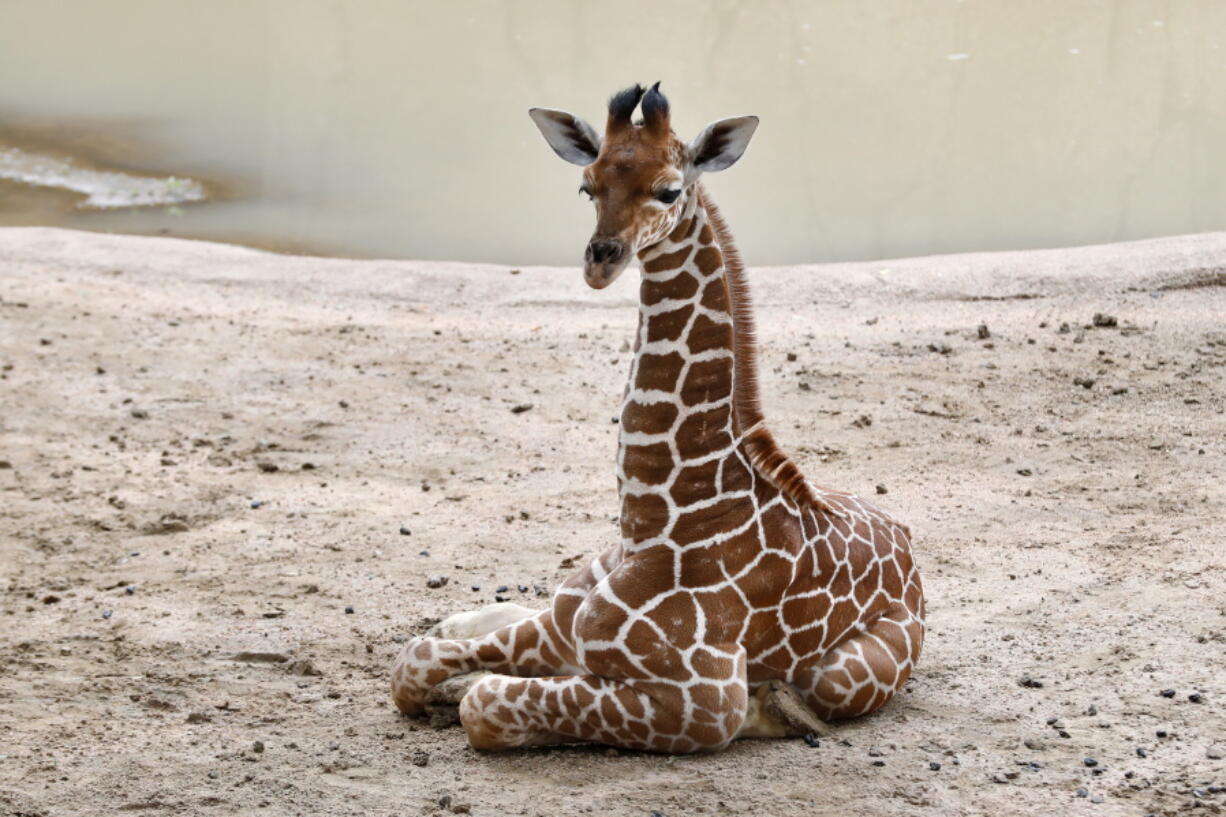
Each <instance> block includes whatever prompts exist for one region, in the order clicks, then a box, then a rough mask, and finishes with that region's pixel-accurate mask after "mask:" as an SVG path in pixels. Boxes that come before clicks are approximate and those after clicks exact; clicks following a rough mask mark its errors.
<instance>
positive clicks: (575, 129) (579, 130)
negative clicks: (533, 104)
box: [528, 108, 600, 167]
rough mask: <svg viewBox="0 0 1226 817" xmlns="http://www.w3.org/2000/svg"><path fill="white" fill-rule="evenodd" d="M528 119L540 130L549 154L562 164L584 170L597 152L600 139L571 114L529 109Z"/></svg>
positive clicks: (590, 127)
mask: <svg viewBox="0 0 1226 817" xmlns="http://www.w3.org/2000/svg"><path fill="white" fill-rule="evenodd" d="M528 116H530V117H532V121H533V122H535V123H536V126H537V127H538V128H540V130H541V136H544V137H545V141H546V142H548V143H549V146H550V147H551V148H553V152H554V153H556V154H558V155H559V156H561V157H562V158H563V159H565V160H566V161H568V162H570V163H571V164H573V165H579V166H580V167H587V166H588V165H590V164H591V163H592V162H594V161H596V156H597V155H598V154H599V153H600V136H599V135H597V133H596V131H595V130H593V129H592V126H591V125H589V124H588V123H586V122H584V121H583V120H582V119H580V118H579V117H577V116H575V115H574V114H569V113H567V112H566V111H554V110H550V109H549V108H532V109H531V110H529V111H528Z"/></svg>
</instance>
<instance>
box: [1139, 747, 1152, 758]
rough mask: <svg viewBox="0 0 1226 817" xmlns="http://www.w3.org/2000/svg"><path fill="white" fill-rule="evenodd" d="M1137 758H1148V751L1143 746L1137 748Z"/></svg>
mask: <svg viewBox="0 0 1226 817" xmlns="http://www.w3.org/2000/svg"><path fill="white" fill-rule="evenodd" d="M1137 757H1149V751H1148V750H1146V748H1145V747H1144V746H1138V747H1137Z"/></svg>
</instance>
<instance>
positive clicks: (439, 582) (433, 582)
mask: <svg viewBox="0 0 1226 817" xmlns="http://www.w3.org/2000/svg"><path fill="white" fill-rule="evenodd" d="M449 581H451V580H450V579H448V578H447V577H446V576H431V577H430V578H428V579H426V587H429V588H430V589H432V590H437V589H438V588H440V587H444V586H445V585H446V584H447V582H449Z"/></svg>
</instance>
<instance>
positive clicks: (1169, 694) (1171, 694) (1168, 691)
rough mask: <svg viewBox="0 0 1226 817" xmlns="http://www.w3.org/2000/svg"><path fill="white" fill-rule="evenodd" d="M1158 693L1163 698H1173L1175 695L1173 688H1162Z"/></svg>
mask: <svg viewBox="0 0 1226 817" xmlns="http://www.w3.org/2000/svg"><path fill="white" fill-rule="evenodd" d="M1158 694H1159V695H1161V696H1162V697H1163V698H1174V697H1175V690H1173V689H1164V690H1162V691H1161V692H1159V693H1158Z"/></svg>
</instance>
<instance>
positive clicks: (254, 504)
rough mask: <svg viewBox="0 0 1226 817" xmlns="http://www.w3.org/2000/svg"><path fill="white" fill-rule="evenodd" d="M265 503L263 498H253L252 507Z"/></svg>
mask: <svg viewBox="0 0 1226 817" xmlns="http://www.w3.org/2000/svg"><path fill="white" fill-rule="evenodd" d="M263 504H264V502H263V501H262V500H259V499H253V500H251V507H252V508H258V507H260V506H261V505H263Z"/></svg>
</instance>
